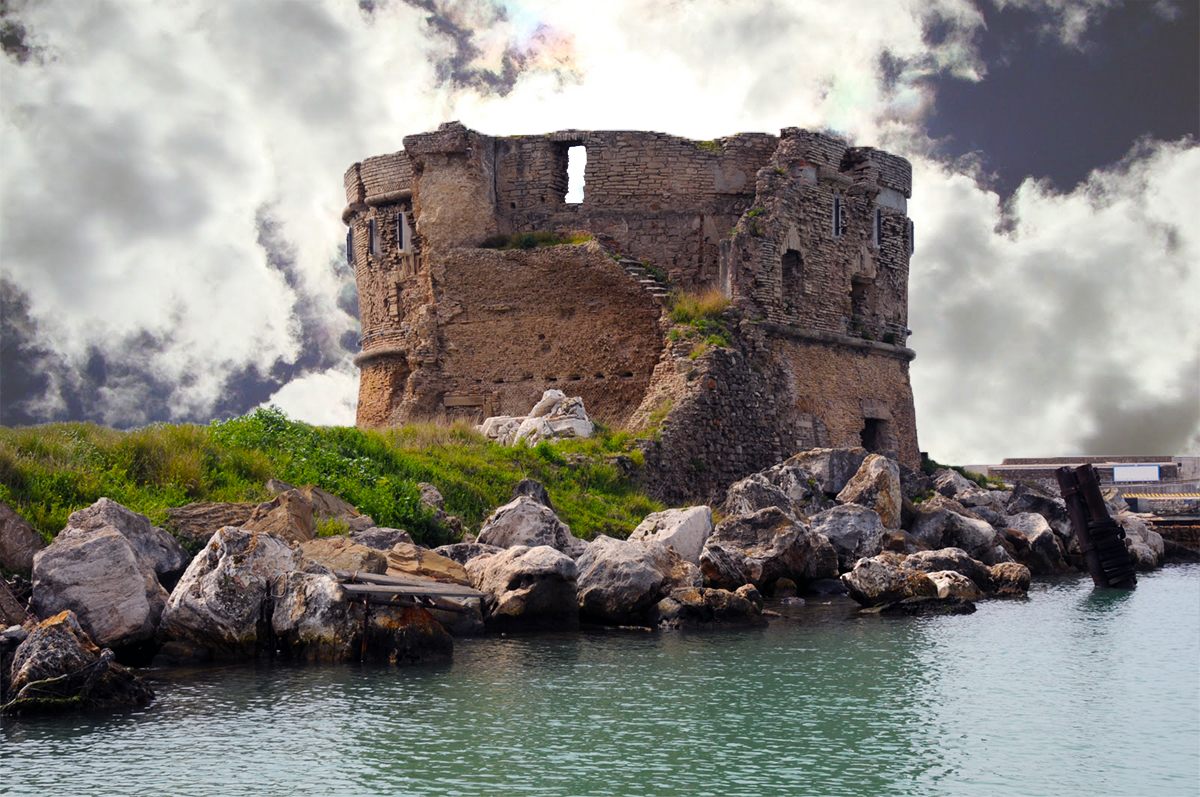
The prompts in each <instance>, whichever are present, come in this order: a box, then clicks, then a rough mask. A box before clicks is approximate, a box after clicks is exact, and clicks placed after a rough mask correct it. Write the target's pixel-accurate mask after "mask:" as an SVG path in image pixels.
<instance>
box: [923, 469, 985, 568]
mask: <svg viewBox="0 0 1200 797" xmlns="http://www.w3.org/2000/svg"><path fill="white" fill-rule="evenodd" d="M950 472H951V473H953V471H950ZM910 532H911V533H912V535H913V536H914V537H916V538H917V539H918V540H920V541H921V542H924V543H925V544H927V545H929V546H930V547H931V548H934V549H937V548H962V549H963V550H964V551H966V552H967V553H968V554H970V555H971V556H973V557H975V558H977V559H982V560H984V561H987V560H988V559H991V558H995V557H996V556H999V554H997V553H996V552H995V549H996V548H997V547H998V545H999V542H998V541H997V539H996V530H995V529H994V528H992V526H991V524H990V523H988V522H987V521H986V520H981V519H980V518H978V517H976V516H975V515H973V514H972V513H971V512H970V510H968V509H966V508H965V507H963V506H962V505H961V504H959V503H957V502H955V501H953V500H951V499H947V498H944V497H942V496H934V497H933V498H931V499H929V500H928V501H924V502H922V503H920V504H918V505H917V507H916V517H915V518H914V519H913V522H912V528H911V529H910ZM1001 550H1002V549H1001ZM1004 558H1005V557H1003V556H1002V557H1001V558H1000V560H999V561H1003V560H1004Z"/></svg>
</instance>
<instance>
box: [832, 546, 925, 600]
mask: <svg viewBox="0 0 1200 797" xmlns="http://www.w3.org/2000/svg"><path fill="white" fill-rule="evenodd" d="M841 578H842V584H844V585H845V587H846V590H847V591H848V592H849V593H850V597H851V598H853V599H854V600H856V601H858V603H859V604H861V605H862V606H878V605H880V604H884V603H893V602H895V601H901V600H904V599H905V598H921V597H937V585H936V584H934V583H933V581H931V580H930V578H929V577H928V576H927V575H925V574H924V573H922V572H920V571H917V570H903V569H901V568H899V567H897V566H896V565H894V564H892V563H891V561H890V560H889V559H888V558H887V557H879V556H876V557H871V558H869V559H859V560H858V562H856V563H855V565H854V569H853V570H851V571H850V572H849V573H843V574H842V577H841Z"/></svg>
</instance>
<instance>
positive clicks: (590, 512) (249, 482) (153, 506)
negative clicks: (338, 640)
mask: <svg viewBox="0 0 1200 797" xmlns="http://www.w3.org/2000/svg"><path fill="white" fill-rule="evenodd" d="M598 431H599V433H598V434H597V436H595V437H593V438H591V439H588V440H570V441H563V442H560V443H556V444H554V445H551V444H549V443H541V444H539V445H537V446H535V447H533V448H525V447H511V448H510V447H505V446H500V445H497V444H495V443H493V442H491V441H488V440H486V439H485V438H483V437H482V436H481V435H479V434H478V433H476V432H475V431H474V430H472V429H471V428H470V427H469V426H467V425H465V424H462V425H455V426H449V427H446V426H437V425H432V424H426V425H417V426H407V427H403V428H400V429H393V430H388V431H386V432H376V431H364V430H362V429H358V428H355V427H315V426H310V425H308V424H305V423H301V422H299V421H293V420H290V419H288V418H287V416H285V415H284V414H283V412H282V411H280V410H279V409H277V408H274V407H272V408H270V409H259V410H256V411H254V412H252V413H250V414H248V415H245V416H242V417H240V418H234V419H232V420H228V421H224V422H215V423H213V424H211V425H209V426H198V425H189V424H180V425H174V424H154V425H152V426H147V427H144V428H141V429H135V430H131V431H127V432H121V431H117V430H114V429H107V428H104V427H100V426H96V425H94V424H89V423H56V424H47V425H44V426H33V427H22V428H0V500H3V501H4V502H6V503H7V504H8V505H9V506H11V507H12V508H13V509H14V510H15V511H16V512H17V513H18V514H20V515H21V516H22V517H24V518H25V519H26V520H28V521H29V522H30V523H31V524H32V525H33V526H34V528H36V529H37V530H38V531H39V532H40V533H41V534H42V536H43V537H45V538H46V539H51V538H53V536H54V535H56V534H57V533H58V532H59V531H61V530H62V529H63V527H64V526H65V525H66V522H67V516H68V515H70V513H71V512H74V511H75V510H77V509H81V508H83V507H86V506H89V505H91V504H92V503H93V502H95V501H96V500H97V499H99V498H100V497H102V496H104V497H108V498H111V499H112V500H114V501H117V502H119V503H121V504H124V505H125V506H127V507H129V508H130V509H133V510H135V511H138V512H142V513H145V514H146V515H149V516H150V518H151V519H152V520H153V521H154V522H155V524H156V525H163V524H164V523H165V521H166V518H167V514H166V510H167V509H168V508H170V507H175V506H182V505H183V504H189V503H193V502H197V501H263V500H266V499H268V498H269V497H270V496H269V495H268V493H267V491H266V488H265V487H264V483H265V482H266V480H267V479H270V478H272V477H274V478H278V479H282V480H283V481H286V482H290V483H291V484H294V485H296V486H303V485H306V484H315V485H317V486H319V487H321V488H323V489H325V490H328V491H330V492H332V493H334V494H336V495H339V496H341V497H342V498H344V499H345V500H347V501H349V502H350V503H351V504H354V505H355V506H356V507H358V509H359V511H361V512H363V513H365V514H368V515H370V516H371V517H372V518H374V520H375V522H376V523H377V524H378V525H380V526H386V527H393V528H402V529H406V530H408V531H409V532H410V533H411V534H412V535H413V537H414V538H415V539H417V540H418V541H421V542H424V543H426V544H429V545H438V544H443V543H446V542H453V540H450V539H447V538H446V537H445V532H444V531H443V530H442V529H440V528H439V527H438V526H436V525H435V524H434V523H433V522H432V521H431V518H430V517H429V513H428V512H427V511H426V510H424V509H423V508H422V507H421V505H420V503H419V493H418V490H417V487H416V484H417V482H421V481H425V482H429V483H431V484H433V485H434V486H436V487H437V488H438V489H439V490H440V491H441V492H442V495H443V496H444V497H445V499H446V510H447V511H448V512H449V513H451V514H454V515H458V516H459V517H461V518H462V519H463V521H464V523H466V525H467V526H469V527H471V528H472V529H474V530H477V529H478V526H479V525H480V523H481V522H482V521H483V520H484V519H485V518H486V517H487V515H488V514H489V513H490V512H491V511H492V510H493V509H495V508H496V507H497V506H499V505H501V504H504V503H507V502H508V500H509V498H510V495H511V492H512V488H513V486H514V485H515V484H516V483H517V482H518V481H520V480H521V479H522V478H531V479H537V480H538V481H540V482H542V483H543V484H545V485H546V488H547V490H549V492H550V496H551V498H552V500H553V501H554V504H555V507H556V508H557V509H558V512H559V516H560V517H561V518H562V520H563V522H565V523H566V524H567V525H569V526H570V527H571V530H572V532H573V533H574V534H575V535H576V536H579V537H583V538H585V539H586V538H591V537H592V536H594V535H595V534H597V533H604V534H608V535H610V536H618V537H624V536H627V535H628V533H629V532H630V531H631V530H632V529H633V527H634V526H636V525H637V524H638V523H639V522H640V521H641V520H642V518H643V517H644V516H645V515H646V514H648V513H650V512H656V511H660V510H661V509H663V505H662V504H660V503H658V502H656V501H654V500H652V499H650V498H648V497H647V496H646V495H645V493H644V492H643V491H642V490H641V489H640V488H638V487H637V486H636V485H634V484H632V483H631V482H630V480H629V479H627V478H626V477H625V476H624V475H623V474H622V472H621V470H620V469H619V468H618V467H617V465H616V464H614V462H613V461H612V460H613V458H614V456H615V455H617V454H618V453H622V452H626V453H628V452H627V449H629V448H631V444H632V437H631V436H630V435H629V434H627V433H616V434H614V433H610V432H608V431H606V430H603V429H602V428H601V429H599V430H598ZM629 456H631V457H633V458H634V459H635V460H636V459H637V456H638V454H637V452H633V453H630V454H629Z"/></svg>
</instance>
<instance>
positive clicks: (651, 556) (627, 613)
mask: <svg viewBox="0 0 1200 797" xmlns="http://www.w3.org/2000/svg"><path fill="white" fill-rule="evenodd" d="M576 565H577V566H578V568H579V576H578V580H577V582H576V589H577V595H578V598H579V610H580V611H581V612H582V613H583V614H584V615H585V616H587V617H589V618H591V619H593V620H598V621H600V622H603V623H611V624H615V625H622V624H626V625H628V624H640V623H641V622H643V621H644V617H643V615H644V614H645V612H646V610H648V609H649V608H650V607H651V606H653V605H654V604H656V603H657V602H658V601H659V599H660V598H661V597H662V596H663V594H664V593H667V592H671V591H672V590H675V589H683V588H687V587H693V588H694V587H700V586H701V583H702V581H703V579H702V577H701V575H700V568H699V567H697V566H696V565H694V564H692V563H690V562H685V561H683V560H682V559H681V558H680V557H679V554H677V553H676V552H675V551H674V550H673V549H671V548H668V547H666V546H664V545H661V544H659V543H655V542H651V543H649V544H642V543H639V542H631V541H629V540H617V539H613V538H612V537H605V536H599V537H597V538H596V539H595V540H593V541H592V544H591V545H589V546H588V549H587V552H586V553H584V554H583V556H581V557H579V560H578V561H577V562H576Z"/></svg>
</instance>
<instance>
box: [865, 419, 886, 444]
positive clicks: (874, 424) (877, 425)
mask: <svg viewBox="0 0 1200 797" xmlns="http://www.w3.org/2000/svg"><path fill="white" fill-rule="evenodd" d="M887 427H888V422H887V421H885V420H882V419H880V418H865V419H864V421H863V430H862V447H863V448H865V449H866V450H868V451H876V452H877V451H884V450H886V449H887V447H888V428H887Z"/></svg>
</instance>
